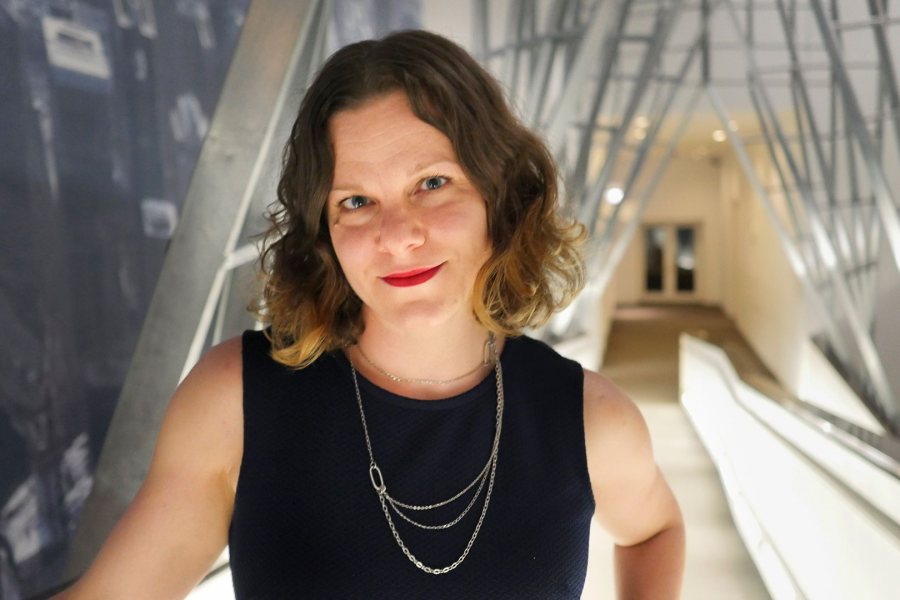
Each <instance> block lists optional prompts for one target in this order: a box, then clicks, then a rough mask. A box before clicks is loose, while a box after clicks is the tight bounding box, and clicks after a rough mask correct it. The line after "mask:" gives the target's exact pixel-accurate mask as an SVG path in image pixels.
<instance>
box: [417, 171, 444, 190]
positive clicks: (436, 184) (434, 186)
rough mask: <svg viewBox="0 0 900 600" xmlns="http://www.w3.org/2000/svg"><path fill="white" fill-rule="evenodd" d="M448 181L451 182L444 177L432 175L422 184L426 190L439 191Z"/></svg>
mask: <svg viewBox="0 0 900 600" xmlns="http://www.w3.org/2000/svg"><path fill="white" fill-rule="evenodd" d="M448 181H450V180H449V179H447V178H446V177H444V176H443V175H432V176H431V177H429V178H427V179H425V180H424V181H423V182H422V187H423V188H425V189H426V190H438V189H440V188H442V187H444V186H445V185H447V182H448Z"/></svg>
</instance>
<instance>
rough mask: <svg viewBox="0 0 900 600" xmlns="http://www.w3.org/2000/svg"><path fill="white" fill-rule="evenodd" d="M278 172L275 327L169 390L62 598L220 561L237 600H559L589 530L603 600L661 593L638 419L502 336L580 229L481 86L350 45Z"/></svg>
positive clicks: (417, 46)
mask: <svg viewBox="0 0 900 600" xmlns="http://www.w3.org/2000/svg"><path fill="white" fill-rule="evenodd" d="M283 167H284V168H283V173H282V177H281V181H280V183H279V187H278V197H279V203H280V205H279V206H278V208H277V210H275V211H273V212H272V213H270V215H269V217H270V219H271V221H272V227H271V228H270V229H269V231H268V232H266V233H267V240H268V242H269V243H268V244H267V246H266V250H265V251H264V253H263V255H262V260H261V265H262V271H263V273H264V275H265V280H264V288H263V294H262V302H261V303H260V304H259V305H254V306H253V307H252V308H253V309H254V310H255V311H256V312H257V315H258V317H259V318H260V319H261V320H262V321H264V322H266V323H268V324H269V327H268V328H267V329H266V330H264V331H261V332H256V331H246V332H244V334H243V335H242V336H240V337H236V338H232V339H230V340H228V341H226V342H223V343H222V344H219V345H217V346H216V347H214V348H212V349H210V350H209V352H207V353H206V354H205V355H204V357H203V358H202V359H201V360H200V362H199V363H198V364H197V366H196V367H195V368H194V369H193V370H192V372H191V374H190V375H189V376H188V377H187V378H186V379H185V381H184V382H183V383H182V384H181V386H179V388H178V390H177V391H176V393H175V395H174V397H173V398H172V401H171V404H170V407H169V409H168V411H167V413H166V417H165V420H164V422H163V426H162V429H161V431H160V437H159V441H158V444H157V448H156V453H155V455H154V458H153V462H152V466H151V469H150V472H149V473H148V476H147V479H146V481H145V483H144V485H143V486H142V488H141V490H140V492H139V494H138V495H137V497H136V498H135V501H134V503H133V504H132V505H131V507H129V510H128V511H127V513H126V514H125V516H124V517H123V518H122V520H121V521H120V522H119V523H118V524H117V526H116V528H115V529H114V531H113V532H112V534H111V535H110V538H109V540H108V541H107V543H106V544H105V545H104V547H103V550H102V551H101V552H100V554H99V555H98V557H97V559H96V560H95V562H94V564H93V565H92V566H91V568H90V569H89V570H88V572H87V573H86V574H85V576H84V577H83V578H82V579H81V580H80V581H79V582H78V584H77V585H76V586H75V587H74V589H73V590H72V591H71V595H70V596H66V597H71V598H107V597H108V598H122V597H128V598H137V597H147V598H170V597H171V598H175V597H183V596H184V595H186V594H187V593H188V592H189V591H190V590H191V588H192V587H193V586H194V585H195V584H196V583H197V582H198V581H199V579H200V578H201V577H202V576H203V575H204V574H205V572H206V571H207V570H208V568H209V566H210V565H211V563H212V562H213V561H214V560H215V558H216V557H217V556H218V555H219V553H220V552H221V550H222V549H223V548H224V547H225V545H226V543H229V544H230V556H231V568H232V577H233V580H234V586H235V592H236V596H237V597H238V598H287V597H291V598H293V597H297V598H301V597H302V598H579V597H580V595H581V591H582V586H583V583H584V576H585V568H586V563H587V548H588V536H589V524H590V519H591V518H597V519H598V520H599V522H600V523H601V524H602V525H603V526H604V527H605V528H606V529H607V530H608V531H609V532H610V534H611V535H612V537H613V538H614V540H615V542H616V544H617V548H616V570H617V575H616V578H617V586H618V589H619V595H620V596H621V597H626V598H653V599H659V598H675V597H677V596H678V592H679V588H680V581H681V574H682V569H683V556H684V532H683V526H682V521H681V516H680V512H679V509H678V506H677V503H676V501H675V499H674V497H673V496H672V493H671V491H670V489H669V487H668V486H667V484H666V482H665V481H664V480H663V478H662V476H661V474H660V472H659V470H658V469H657V467H656V465H655V463H654V461H653V456H652V451H651V446H650V441H649V438H648V434H647V429H646V426H645V424H644V421H643V419H642V417H641V415H640V413H639V411H638V410H637V408H636V407H635V405H634V404H633V403H632V402H631V401H630V400H629V399H628V398H627V397H625V396H624V395H623V394H622V393H621V392H620V391H619V390H618V389H617V388H615V387H614V386H613V385H612V384H611V383H610V382H609V381H607V380H606V379H604V378H603V377H602V376H600V375H598V374H597V373H595V372H593V371H591V370H588V369H583V368H582V367H581V366H580V365H578V363H576V362H574V361H571V360H568V359H566V358H563V357H562V356H560V355H559V354H557V353H556V352H555V351H554V350H552V349H551V348H550V347H549V346H547V345H546V344H544V343H542V342H540V341H537V340H534V339H531V338H529V337H527V336H525V335H522V333H521V332H522V330H523V329H524V328H526V327H536V326H539V325H541V324H543V323H545V322H546V321H547V319H548V318H549V316H550V315H551V314H552V313H553V312H554V311H556V310H559V309H561V308H562V307H564V306H565V305H567V304H568V303H569V302H570V301H571V299H572V298H573V297H574V295H575V294H576V293H577V292H578V291H579V290H580V288H581V286H582V285H583V281H582V278H583V267H582V263H581V259H580V256H579V253H578V247H579V244H580V243H581V242H582V241H583V239H584V229H583V227H581V226H577V225H574V224H567V223H564V222H562V221H561V220H560V219H559V217H558V216H557V215H556V213H555V210H556V206H557V189H556V178H557V174H556V170H555V167H554V165H553V162H552V160H551V158H550V156H549V155H548V153H547V151H546V149H545V147H544V146H543V145H542V144H541V142H540V141H539V140H538V138H536V137H535V136H534V135H533V134H532V133H530V132H529V131H527V130H526V129H525V128H524V127H522V125H521V124H520V123H519V122H518V121H517V120H516V118H515V117H514V116H513V115H512V113H511V112H510V110H509V108H508V107H507V105H506V103H505V101H504V99H503V95H502V93H501V91H500V88H499V87H498V85H497V84H496V82H495V81H494V80H493V79H492V78H491V77H490V76H489V75H488V74H487V73H486V72H485V71H484V70H483V69H482V68H481V67H480V66H479V65H478V64H477V63H476V62H475V61H474V60H473V59H472V58H471V57H470V56H468V55H467V54H466V53H465V52H464V51H463V50H462V49H460V48H459V47H458V46H456V45H455V44H453V43H451V42H449V41H448V40H446V39H444V38H442V37H439V36H437V35H434V34H429V33H425V32H416V31H412V32H401V33H397V34H393V35H391V36H388V37H387V38H385V39H383V40H380V41H366V42H360V43H358V44H353V45H351V46H348V47H345V48H343V49H341V50H340V51H338V52H337V53H336V54H335V55H334V56H332V57H331V58H330V59H329V61H328V62H327V63H326V65H325V66H324V67H323V68H322V70H321V72H320V73H319V75H318V77H317V78H316V80H315V81H314V82H313V84H312V86H311V87H310V89H309V90H308V91H307V93H306V96H305V97H304V100H303V103H302V105H301V107H300V111H299V115H298V117H297V120H296V122H295V123H294V127H293V130H292V133H291V138H290V140H289V142H288V144H287V146H286V149H285V161H284V165H283ZM142 595H143V596H142Z"/></svg>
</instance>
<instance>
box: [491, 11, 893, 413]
mask: <svg viewBox="0 0 900 600" xmlns="http://www.w3.org/2000/svg"><path fill="white" fill-rule="evenodd" d="M499 4H502V5H503V8H502V9H501V8H499V7H498V6H497V5H495V4H494V3H492V2H489V1H488V0H477V1H476V5H477V9H476V10H475V14H476V15H477V16H478V17H479V18H478V19H477V22H476V32H477V35H476V40H477V42H476V44H475V46H476V48H477V49H478V51H479V52H480V53H481V57H482V59H483V60H484V61H485V63H486V64H488V65H489V66H490V67H491V68H492V69H493V71H494V72H495V73H496V74H497V75H498V77H500V78H501V79H502V80H503V81H504V83H505V84H506V86H507V89H508V90H510V93H511V95H512V96H513V97H515V98H519V99H521V100H520V102H521V106H522V109H523V110H522V113H523V117H524V118H525V119H527V121H528V122H529V123H530V124H531V125H532V126H534V127H536V128H537V129H539V130H541V131H542V133H543V134H544V135H545V137H546V139H547V140H548V142H549V144H550V146H551V147H552V149H553V151H554V154H555V155H556V157H557V159H558V161H559V163H560V164H561V165H562V166H563V168H564V172H565V184H566V187H567V196H566V209H567V210H568V211H569V212H570V213H571V214H572V215H574V216H577V217H578V218H579V219H580V220H581V221H582V222H584V223H585V224H587V225H588V226H589V228H590V231H591V233H592V238H591V242H590V246H589V252H588V257H589V261H588V264H589V268H590V281H591V283H590V285H589V286H588V293H586V294H584V295H583V296H582V298H581V300H582V301H583V302H594V301H595V300H596V297H597V295H598V294H599V293H601V292H602V290H603V289H604V288H605V287H606V285H607V284H608V283H609V280H610V277H611V276H612V274H613V272H614V271H615V269H616V267H617V265H618V264H619V262H620V260H621V258H622V256H623V255H624V253H625V250H626V248H627V247H628V244H629V243H630V241H631V239H632V238H633V234H634V232H635V231H636V230H637V228H638V226H639V224H640V220H641V217H642V215H643V214H644V211H645V209H646V207H647V204H648V202H649V198H650V196H651V195H652V194H653V191H654V189H655V187H656V184H657V183H658V182H659V179H660V176H661V174H662V172H663V171H664V170H665V168H666V166H667V164H668V162H669V160H670V158H671V157H672V153H673V150H674V149H675V148H676V146H677V145H678V143H679V139H680V138H681V136H682V134H683V132H684V131H685V128H686V127H688V126H689V124H690V122H691V118H692V115H693V114H695V111H697V110H698V100H700V98H701V97H704V98H706V99H707V100H708V106H709V109H711V110H712V111H714V113H715V114H716V115H717V117H718V119H719V121H720V122H721V127H722V129H723V130H724V131H725V132H726V134H727V137H728V139H729V141H730V142H731V146H732V148H733V150H734V153H735V155H736V157H737V159H738V161H739V163H740V165H741V167H742V168H743V170H744V173H745V175H746V176H747V177H748V179H749V181H750V182H751V185H752V186H753V188H754V189H755V191H756V192H757V195H758V197H759V200H760V201H761V202H762V203H763V205H764V206H765V207H766V211H767V214H768V215H769V218H770V220H771V222H772V225H773V226H774V228H775V230H776V232H777V234H778V237H779V239H780V241H781V244H782V247H783V250H784V252H785V254H786V255H787V256H788V259H789V261H790V264H791V267H792V268H793V271H794V272H795V274H796V275H797V277H798V279H799V280H800V281H801V282H802V283H803V285H804V287H805V288H806V290H807V296H808V298H809V299H810V301H811V304H812V305H814V306H815V308H816V309H817V311H816V312H817V313H818V316H819V317H820V319H821V322H822V326H823V333H824V336H825V338H826V340H827V346H828V350H829V351H831V352H832V353H833V354H834V356H835V357H836V359H837V361H838V362H839V363H840V366H841V367H842V371H843V372H844V373H845V376H847V377H848V378H850V379H852V380H854V381H855V382H856V383H857V384H858V385H857V389H860V390H861V391H862V393H863V395H864V396H865V398H866V399H867V400H868V401H869V403H870V407H871V408H872V409H873V411H874V412H876V413H877V414H878V416H879V417H881V419H882V420H883V421H886V423H887V424H888V425H890V424H893V426H894V428H896V426H897V425H900V410H898V405H897V400H896V398H895V395H894V393H893V390H892V389H891V383H890V382H889V379H888V369H889V367H890V365H888V364H887V362H886V357H884V356H881V355H880V354H879V351H878V349H877V347H876V344H875V342H874V341H873V331H874V328H875V312H876V306H875V303H876V296H875V286H876V284H877V273H878V267H879V260H878V258H879V254H880V253H882V252H885V251H886V252H888V253H889V255H890V257H891V263H892V264H891V265H890V267H891V268H892V269H893V270H896V268H897V267H898V266H900V219H898V211H897V206H898V205H897V196H896V192H895V191H894V190H895V189H896V186H897V183H898V182H897V181H890V175H891V173H892V171H896V166H897V165H898V164H900V158H898V157H900V93H898V85H897V73H896V67H895V63H896V57H895V56H894V55H892V48H891V43H890V41H891V30H892V28H893V32H894V34H895V35H896V33H897V32H898V31H900V29H898V26H900V18H898V16H897V14H896V13H897V11H896V9H895V10H894V13H895V14H892V13H891V12H890V11H889V9H888V6H887V1H886V0H868V2H867V3H862V2H837V1H835V0H832V1H831V2H826V1H824V0H774V1H767V2H762V1H758V0H757V1H754V0H746V1H744V2H737V1H736V0H703V1H700V2H697V1H693V2H691V1H687V0H646V1H641V0H633V1H627V0H618V1H617V0H598V1H596V2H589V1H583V0H555V1H553V2H536V1H535V0H527V1H524V2H505V3H499ZM502 10H506V11H507V17H506V18H505V19H501V22H505V23H508V27H507V29H506V31H505V32H503V33H502V37H501V36H497V37H498V39H497V40H496V41H495V40H494V39H493V38H492V37H491V34H492V33H494V31H492V30H491V29H490V27H489V21H488V20H487V19H485V18H483V17H484V15H489V14H490V15H494V14H496V13H497V12H499V11H502ZM539 13H541V14H540V17H539V16H538V14H539ZM851 32H852V35H853V36H854V38H855V39H854V40H852V41H853V44H852V45H851V44H849V43H848V40H847V37H848V36H849V35H851ZM861 36H866V39H859V38H860V37H861ZM895 45H896V44H895ZM893 50H895V49H893ZM773 56H774V61H775V62H773V58H772V57H773ZM860 58H862V60H860ZM723 61H727V62H728V64H727V65H725V66H724V67H722V66H721V64H720V65H717V62H718V63H721V62H723ZM735 63H737V64H738V65H740V66H739V68H742V70H743V73H742V75H743V78H735V77H734V73H735V72H736V69H735ZM717 67H718V68H717ZM735 90H737V93H736V92H735ZM723 92H727V95H728V96H729V100H733V99H734V98H739V101H738V104H739V110H742V109H744V107H745V106H746V105H748V104H749V106H750V107H752V110H753V113H754V114H755V115H756V118H757V121H758V129H759V134H758V136H756V137H755V138H754V139H752V140H748V139H744V138H743V137H742V136H741V135H739V134H738V132H737V130H736V127H735V126H734V120H733V119H732V118H731V115H730V102H729V101H726V100H724V99H723ZM823 92H824V93H823ZM741 96H743V98H740V97H741ZM679 103H681V105H682V107H683V108H682V109H681V110H680V111H678V110H676V109H675V107H676V105H678V104H679ZM636 128H637V129H639V130H641V131H642V134H641V136H640V137H639V139H638V140H637V141H636V143H635V141H634V140H630V139H629V137H628V135H627V134H628V133H629V132H632V131H634V130H635V129H636ZM748 143H750V144H756V145H762V147H764V148H765V151H766V152H765V153H766V155H767V156H768V158H769V160H770V161H771V164H772V165H773V166H774V168H775V170H776V171H777V173H778V182H777V183H778V185H777V187H776V188H774V189H773V188H772V187H771V186H769V185H768V182H764V181H762V180H761V179H760V175H759V174H758V173H757V172H756V170H755V168H754V166H753V162H752V161H751V159H750V154H749V152H748V148H747V146H748ZM891 165H893V168H892V167H891ZM644 172H647V173H652V176H651V177H650V182H649V184H647V185H645V186H643V188H641V189H637V188H636V182H637V181H638V179H639V177H640V176H641V174H642V173H644ZM613 173H618V174H619V177H620V178H621V180H622V181H624V185H623V186H622V187H623V191H624V196H625V201H624V202H621V203H619V204H615V205H607V204H605V203H603V202H601V199H602V195H603V193H604V190H606V189H607V187H608V186H609V185H610V181H611V177H612V174H613ZM773 195H778V196H779V197H781V198H783V199H784V201H785V202H786V205H787V209H788V210H787V211H786V212H784V211H779V210H776V208H775V205H774V202H773V198H772V197H773ZM630 204H633V205H635V210H633V211H630V216H629V217H625V216H624V214H625V211H624V210H623V208H624V207H625V206H628V205H630ZM882 268H884V267H883V266H882ZM582 315H584V316H587V318H592V314H591V312H590V311H589V310H584V309H583V308H582V307H579V306H577V305H576V306H574V307H572V308H571V309H570V310H567V311H565V312H564V313H562V314H561V315H559V317H558V318H557V319H555V321H554V322H553V323H552V324H551V326H550V328H549V329H550V333H549V335H550V336H553V337H556V338H561V337H567V336H570V335H573V334H574V333H577V332H578V331H580V330H583V329H584V328H585V327H586V325H585V324H584V323H580V322H579V319H578V318H577V317H579V316H582ZM894 367H895V368H896V365H894Z"/></svg>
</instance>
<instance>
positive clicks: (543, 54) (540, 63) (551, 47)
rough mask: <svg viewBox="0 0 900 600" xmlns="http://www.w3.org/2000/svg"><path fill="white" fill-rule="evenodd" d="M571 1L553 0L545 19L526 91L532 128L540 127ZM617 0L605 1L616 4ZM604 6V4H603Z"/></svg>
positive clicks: (529, 120)
mask: <svg viewBox="0 0 900 600" xmlns="http://www.w3.org/2000/svg"><path fill="white" fill-rule="evenodd" d="M571 1H572V0H553V5H552V6H551V7H550V12H549V14H548V17H547V27H546V28H545V29H544V40H543V43H542V44H541V47H540V50H539V51H538V58H537V65H536V68H535V69H534V70H533V71H532V72H531V82H530V83H531V86H530V87H529V90H528V100H527V104H526V106H527V111H528V122H529V123H530V124H531V126H532V127H538V126H539V125H540V120H541V114H542V113H543V112H544V102H545V101H546V99H547V88H548V85H547V83H548V81H549V80H550V72H551V71H552V69H553V59H554V58H555V57H556V50H557V47H558V46H559V43H558V41H557V36H558V34H559V33H560V32H561V31H562V25H563V20H564V18H565V15H566V9H567V7H568V5H569V2H571ZM618 1H619V0H607V2H618ZM604 4H605V2H604Z"/></svg>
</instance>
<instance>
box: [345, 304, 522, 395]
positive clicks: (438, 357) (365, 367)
mask: <svg viewBox="0 0 900 600" xmlns="http://www.w3.org/2000/svg"><path fill="white" fill-rule="evenodd" d="M487 340H488V330H487V329H486V328H484V327H482V326H480V325H478V324H477V323H476V322H474V321H473V322H472V323H471V326H467V327H461V326H458V325H455V326H453V327H446V328H442V329H441V330H440V331H435V330H430V331H402V332H400V331H395V330H393V329H391V328H389V327H386V326H384V325H383V324H381V323H380V322H377V321H369V322H367V323H366V328H365V331H364V332H363V334H362V335H361V336H360V337H359V339H358V340H357V344H355V345H354V346H351V347H350V348H348V349H346V352H347V355H348V356H349V358H350V359H351V360H352V361H353V365H354V367H355V368H356V370H357V371H359V372H360V373H361V374H362V375H363V376H365V377H366V379H369V380H370V381H372V382H373V383H376V384H377V385H379V386H380V387H383V388H385V389H387V390H389V391H392V392H395V393H398V394H401V395H405V396H408V397H411V398H416V399H422V400H430V399H437V398H446V397H449V396H452V395H455V394H457V393H461V392H463V391H466V390H468V389H470V388H472V387H473V386H474V385H475V384H477V383H478V382H480V381H481V380H482V379H484V377H485V376H486V375H487V374H488V373H490V369H491V368H492V366H493V363H491V366H488V367H482V368H478V369H476V367H479V366H480V365H481V363H482V361H483V360H484V352H485V349H484V348H485V342H487ZM504 343H505V338H504V337H503V336H496V337H495V341H494V348H495V352H496V355H497V356H498V357H499V356H500V353H501V350H502V348H503V345H504ZM360 348H362V352H364V353H365V355H366V356H367V357H368V358H369V359H370V360H371V361H372V362H373V363H374V364H375V365H377V367H378V368H380V369H382V370H384V371H387V372H388V373H390V374H391V375H395V376H397V377H400V378H402V379H428V380H433V381H447V380H451V379H456V378H459V377H460V376H461V375H464V374H467V373H468V375H466V376H465V377H462V378H460V379H456V380H455V381H452V382H449V383H419V382H415V383H413V382H398V381H394V380H393V379H391V378H390V377H388V376H386V375H384V374H383V373H381V372H380V371H378V370H377V369H376V368H374V367H372V366H371V365H370V364H369V362H368V361H366V359H365V358H363V356H362V354H361V353H360ZM473 369H476V370H475V371H474V372H472V373H470V371H472V370H473Z"/></svg>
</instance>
